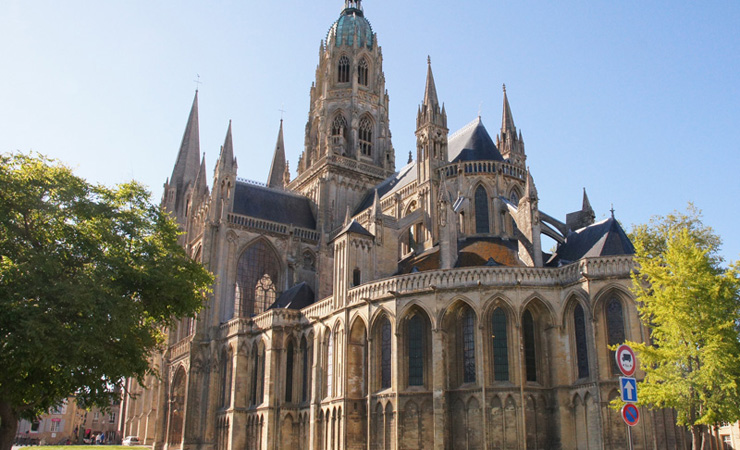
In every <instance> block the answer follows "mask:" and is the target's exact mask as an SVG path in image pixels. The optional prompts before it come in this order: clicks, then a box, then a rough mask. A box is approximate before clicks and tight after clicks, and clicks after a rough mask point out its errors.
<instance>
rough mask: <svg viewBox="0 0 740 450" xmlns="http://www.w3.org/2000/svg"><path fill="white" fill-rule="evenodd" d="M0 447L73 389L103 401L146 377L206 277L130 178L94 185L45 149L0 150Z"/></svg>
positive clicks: (87, 399) (92, 401) (201, 294)
mask: <svg viewBox="0 0 740 450" xmlns="http://www.w3.org/2000/svg"><path fill="white" fill-rule="evenodd" d="M0 186H1V188H0V367H2V370H0V421H1V422H0V450H9V449H10V448H11V445H12V442H13V439H14V436H15V431H16V429H17V421H18V419H19V418H27V419H32V418H34V417H36V416H37V415H39V414H42V413H44V412H45V411H47V410H48V409H49V408H51V407H53V406H55V405H57V404H59V403H60V402H61V401H62V400H63V399H65V398H66V397H67V396H69V395H75V396H76V398H77V401H78V402H81V403H82V405H83V406H85V405H98V406H103V407H105V406H108V405H110V401H111V400H112V399H113V398H114V397H115V396H116V395H119V394H117V392H116V388H117V387H120V386H121V382H122V380H123V378H125V377H133V378H136V379H138V380H143V377H144V376H145V375H146V374H147V373H148V371H149V370H150V368H149V364H148V357H149V356H150V355H151V354H152V352H153V351H155V350H156V349H157V348H159V347H160V345H161V344H162V343H163V339H164V334H163V332H162V330H163V328H164V327H166V326H167V325H169V324H170V323H171V322H172V318H173V317H183V316H193V315H194V314H195V313H196V312H197V311H198V310H199V308H200V307H201V305H202V303H203V300H204V298H205V295H206V291H207V290H208V289H209V286H210V284H211V283H212V281H213V279H212V276H211V274H210V273H209V272H208V271H207V270H205V269H204V267H203V266H202V265H201V264H199V263H197V262H195V261H193V260H191V259H190V258H189V257H188V255H187V254H186V253H185V251H184V250H183V249H182V247H180V245H178V242H177V240H178V234H179V232H178V229H177V225H176V224H175V223H174V221H173V220H172V219H171V218H170V217H169V216H168V215H167V214H166V213H165V212H164V211H162V210H161V209H160V208H158V207H155V206H152V205H151V204H150V202H149V193H148V192H147V191H146V190H145V189H144V188H143V187H142V186H141V185H139V184H137V183H135V182H131V183H126V184H122V185H119V186H117V187H116V188H113V189H111V188H106V187H103V186H94V185H91V184H89V183H87V182H86V181H85V180H83V179H81V178H79V177H77V176H75V175H74V174H73V173H72V171H71V170H70V169H69V168H67V167H65V166H63V165H61V164H58V163H56V162H54V161H51V160H48V159H46V158H45V157H43V156H33V155H25V154H2V155H0Z"/></svg>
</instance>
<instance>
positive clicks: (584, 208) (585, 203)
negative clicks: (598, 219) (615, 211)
mask: <svg viewBox="0 0 740 450" xmlns="http://www.w3.org/2000/svg"><path fill="white" fill-rule="evenodd" d="M581 211H591V212H593V208H591V202H590V201H589V200H588V194H586V188H583V206H581Z"/></svg>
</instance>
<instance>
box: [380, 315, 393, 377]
mask: <svg viewBox="0 0 740 450" xmlns="http://www.w3.org/2000/svg"><path fill="white" fill-rule="evenodd" d="M380 341H381V342H380V387H381V388H382V389H386V388H389V387H391V322H390V321H389V320H388V318H387V317H383V319H382V322H381V323H380Z"/></svg>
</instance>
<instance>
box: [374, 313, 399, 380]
mask: <svg viewBox="0 0 740 450" xmlns="http://www.w3.org/2000/svg"><path fill="white" fill-rule="evenodd" d="M371 326H372V328H371V329H370V330H371V331H370V336H371V340H372V347H371V349H372V352H371V356H370V357H371V358H372V363H371V367H372V368H373V373H372V376H371V386H372V391H373V392H375V391H378V390H382V389H388V388H390V387H391V382H392V379H391V376H392V361H393V357H392V355H393V335H394V331H393V330H394V328H395V327H394V326H393V322H392V321H391V318H390V314H388V312H387V311H385V310H381V311H380V312H379V313H378V314H375V315H374V317H373V321H372V325H371Z"/></svg>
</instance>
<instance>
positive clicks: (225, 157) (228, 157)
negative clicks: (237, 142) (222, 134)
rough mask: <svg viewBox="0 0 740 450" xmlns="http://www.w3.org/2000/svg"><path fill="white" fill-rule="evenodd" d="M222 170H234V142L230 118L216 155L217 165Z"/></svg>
mask: <svg viewBox="0 0 740 450" xmlns="http://www.w3.org/2000/svg"><path fill="white" fill-rule="evenodd" d="M217 168H219V169H222V170H230V169H233V170H236V158H234V143H233V141H232V139H231V120H229V129H228V130H226V138H225V139H224V145H223V146H222V147H221V155H219V157H218V167H217Z"/></svg>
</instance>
